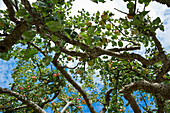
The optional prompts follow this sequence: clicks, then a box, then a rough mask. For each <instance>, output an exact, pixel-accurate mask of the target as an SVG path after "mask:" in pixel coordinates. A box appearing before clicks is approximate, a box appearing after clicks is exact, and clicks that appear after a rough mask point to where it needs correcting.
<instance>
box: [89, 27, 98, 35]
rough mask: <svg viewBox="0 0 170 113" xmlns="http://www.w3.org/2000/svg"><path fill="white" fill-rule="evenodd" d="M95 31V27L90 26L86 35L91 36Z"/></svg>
mask: <svg viewBox="0 0 170 113" xmlns="http://www.w3.org/2000/svg"><path fill="white" fill-rule="evenodd" d="M95 30H96V26H91V27H89V28H88V33H89V34H91V35H93V34H94V31H95Z"/></svg>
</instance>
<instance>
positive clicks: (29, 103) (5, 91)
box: [0, 87, 46, 113]
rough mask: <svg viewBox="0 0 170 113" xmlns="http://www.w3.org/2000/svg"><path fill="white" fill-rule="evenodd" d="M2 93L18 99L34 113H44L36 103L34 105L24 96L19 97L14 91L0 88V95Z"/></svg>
mask: <svg viewBox="0 0 170 113" xmlns="http://www.w3.org/2000/svg"><path fill="white" fill-rule="evenodd" d="M2 93H6V94H9V95H11V96H14V97H16V98H18V99H19V100H20V101H22V102H23V103H24V104H26V105H28V106H29V107H31V108H32V109H33V110H34V111H35V112H36V113H46V112H45V111H44V110H43V109H42V108H41V107H39V106H38V105H37V104H36V103H34V102H33V101H31V100H28V99H26V98H25V97H24V96H22V95H20V94H19V93H18V92H15V91H11V90H9V89H7V88H1V87H0V94H2Z"/></svg>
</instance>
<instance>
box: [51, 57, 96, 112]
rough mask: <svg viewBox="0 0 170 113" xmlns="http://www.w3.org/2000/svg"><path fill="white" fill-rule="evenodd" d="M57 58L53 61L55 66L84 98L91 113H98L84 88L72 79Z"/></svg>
mask: <svg viewBox="0 0 170 113" xmlns="http://www.w3.org/2000/svg"><path fill="white" fill-rule="evenodd" d="M55 59H56V58H55V56H54V60H53V61H52V63H53V64H54V66H55V67H56V68H57V69H58V70H59V71H60V72H61V73H62V75H64V77H65V78H66V79H67V80H68V81H69V82H70V83H71V84H72V85H73V86H74V87H75V88H76V89H77V90H78V91H79V92H80V94H81V95H82V96H83V98H84V100H85V101H86V103H87V106H88V107H89V109H90V111H91V113H96V111H95V110H94V108H93V106H92V104H91V103H90V100H89V98H88V97H87V94H86V93H85V92H84V91H83V90H82V88H81V87H80V86H79V85H78V84H77V83H76V82H75V81H74V80H73V79H72V77H71V76H70V75H69V74H68V73H67V71H66V70H65V69H64V68H63V67H62V66H61V65H60V64H59V62H58V61H56V60H55Z"/></svg>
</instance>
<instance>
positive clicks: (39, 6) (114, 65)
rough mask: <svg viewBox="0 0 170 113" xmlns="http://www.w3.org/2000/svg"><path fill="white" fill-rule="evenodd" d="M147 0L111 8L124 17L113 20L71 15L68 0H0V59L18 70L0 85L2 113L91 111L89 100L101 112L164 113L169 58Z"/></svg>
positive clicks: (129, 0)
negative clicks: (0, 1) (0, 7)
mask: <svg viewBox="0 0 170 113" xmlns="http://www.w3.org/2000/svg"><path fill="white" fill-rule="evenodd" d="M151 1H152V0H124V2H126V3H127V9H128V11H129V12H124V11H121V10H120V9H119V8H115V10H116V11H118V12H120V13H124V14H125V16H124V17H121V18H119V19H116V18H115V16H116V15H115V14H114V13H113V12H111V11H104V12H99V11H98V12H96V13H94V14H93V15H91V14H90V13H89V12H87V11H85V10H84V9H82V10H81V11H78V13H79V14H78V15H75V16H70V13H71V8H72V5H73V2H74V0H67V1H64V0H37V1H36V2H33V3H32V4H31V3H30V1H29V0H3V2H4V4H5V5H6V7H7V9H6V10H0V16H1V18H0V31H1V33H0V36H1V37H0V58H1V59H2V60H6V61H8V60H10V59H11V58H14V59H15V60H16V62H17V66H16V67H15V68H14V69H13V73H12V75H11V77H12V78H13V80H14V82H13V83H11V84H9V88H2V87H0V111H2V112H4V113H23V112H26V113H27V112H28V113H32V112H35V113H46V109H49V108H50V110H51V111H52V112H54V113H59V112H60V113H64V112H71V113H73V112H74V113H76V112H81V113H83V112H84V110H85V109H83V108H84V106H87V107H86V108H88V109H89V111H90V112H91V113H96V112H97V109H96V108H95V106H94V105H92V104H93V103H100V105H101V110H100V113H105V112H108V113H118V112H126V106H130V107H131V108H132V110H133V111H134V113H141V112H142V111H145V112H147V113H152V112H155V111H156V112H158V113H164V112H168V111H170V107H169V106H170V101H169V99H170V93H169V92H170V82H169V81H170V75H169V74H170V53H167V52H166V51H165V49H164V48H163V47H162V45H161V42H160V40H159V39H158V37H157V34H156V31H157V30H158V29H159V30H161V31H164V26H163V22H161V20H160V18H159V17H157V18H155V19H151V17H149V11H147V10H145V7H147V6H148V5H149V4H150V2H151ZM155 1H157V2H159V3H162V4H166V5H167V6H168V7H169V6H170V3H169V2H168V1H163V0H162V1H161V0H155ZM92 2H94V3H98V2H102V3H104V2H105V1H104V0H92ZM137 4H141V5H143V6H144V8H143V9H139V10H137ZM141 47H144V48H145V49H144V51H145V55H141V54H140V53H139V52H138V51H137V50H141ZM125 100H127V102H125ZM153 106H155V107H153Z"/></svg>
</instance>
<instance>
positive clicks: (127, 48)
mask: <svg viewBox="0 0 170 113" xmlns="http://www.w3.org/2000/svg"><path fill="white" fill-rule="evenodd" d="M138 49H140V47H126V48H113V49H108V50H109V51H113V52H121V51H132V50H138Z"/></svg>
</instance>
